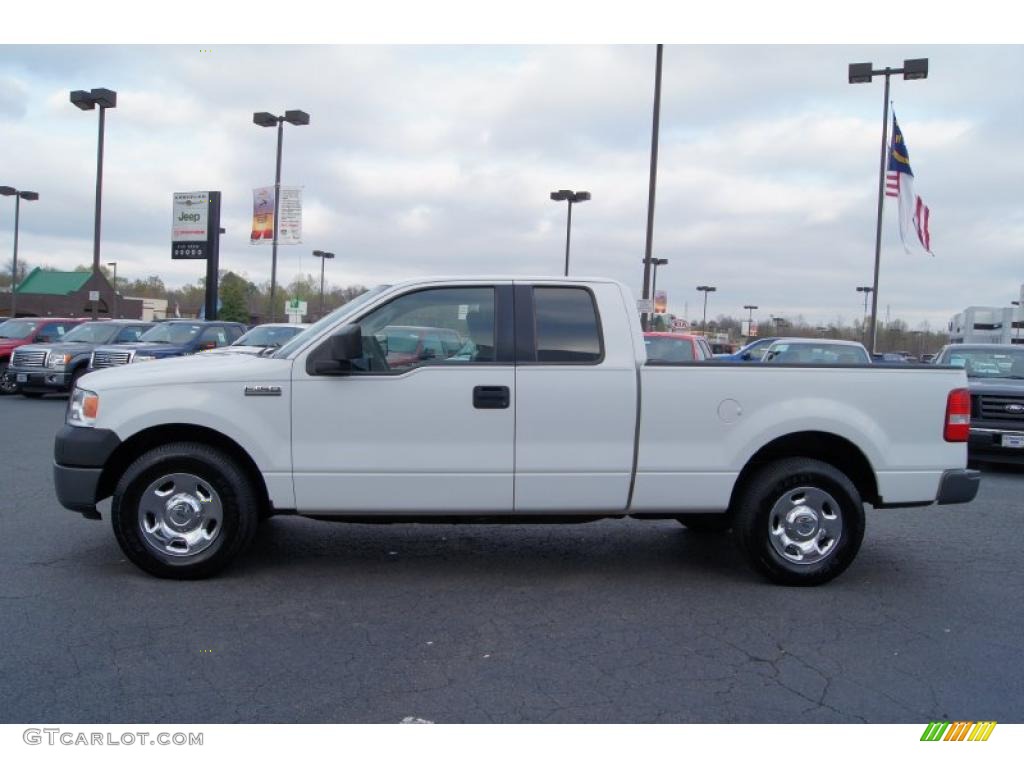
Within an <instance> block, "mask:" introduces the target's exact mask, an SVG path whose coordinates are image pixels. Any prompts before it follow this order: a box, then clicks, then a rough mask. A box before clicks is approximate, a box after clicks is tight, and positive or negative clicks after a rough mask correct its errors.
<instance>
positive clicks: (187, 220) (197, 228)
mask: <svg viewBox="0 0 1024 768" xmlns="http://www.w3.org/2000/svg"><path fill="white" fill-rule="evenodd" d="M209 198H210V194H209V193H208V192H175V193H174V205H173V211H172V219H171V242H172V243H205V242H206V241H207V239H208V236H209V226H208V224H209V214H210V199H209Z"/></svg>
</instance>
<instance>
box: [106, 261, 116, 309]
mask: <svg viewBox="0 0 1024 768" xmlns="http://www.w3.org/2000/svg"><path fill="white" fill-rule="evenodd" d="M107 266H108V267H113V269H114V280H113V285H114V307H113V310H114V311H113V312H111V313H110V316H111V318H114V317H117V262H116V261H108V262H107Z"/></svg>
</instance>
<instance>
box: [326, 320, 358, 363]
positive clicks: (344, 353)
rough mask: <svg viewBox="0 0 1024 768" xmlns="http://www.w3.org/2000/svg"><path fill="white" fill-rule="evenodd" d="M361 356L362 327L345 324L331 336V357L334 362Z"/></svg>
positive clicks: (356, 358) (346, 360)
mask: <svg viewBox="0 0 1024 768" xmlns="http://www.w3.org/2000/svg"><path fill="white" fill-rule="evenodd" d="M362 356H363V329H362V328H360V327H359V326H358V325H346V326H345V327H344V328H342V329H341V330H340V331H338V332H337V333H336V334H334V335H333V336H331V359H332V360H334V361H336V362H339V363H341V362H349V361H351V360H358V359H359V358H360V357H362Z"/></svg>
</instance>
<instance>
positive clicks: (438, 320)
mask: <svg viewBox="0 0 1024 768" xmlns="http://www.w3.org/2000/svg"><path fill="white" fill-rule="evenodd" d="M411 327H412V328H426V329H446V328H447V329H451V330H454V331H456V332H457V334H458V336H457V341H459V342H461V343H459V344H457V343H455V342H453V341H451V340H450V339H449V340H448V341H446V342H444V343H443V344H442V343H441V342H440V341H439V342H438V343H437V344H433V343H432V342H428V340H427V339H428V338H429V337H430V334H429V333H423V334H420V335H419V337H420V338H421V339H422V342H421V343H419V346H417V348H416V351H415V354H410V352H409V350H408V349H404V350H403V351H402V352H401V353H400V352H399V351H398V349H397V347H398V346H399V344H398V342H397V340H396V337H395V335H394V330H393V329H395V328H402V329H408V328H411ZM449 336H451V335H450V334H449ZM389 340H390V342H391V343H390V344H389ZM390 346H394V347H396V348H395V349H391V348H390ZM966 383H967V382H966V378H965V376H964V372H963V371H962V370H956V369H952V368H945V367H940V366H901V367H876V366H873V365H785V364H782V365H771V366H740V365H735V364H731V363H728V362H718V361H706V362H698V363H680V364H656V363H653V362H652V363H648V362H647V361H646V360H645V347H644V342H643V337H642V333H641V328H640V323H639V318H638V316H637V312H636V303H635V301H634V299H633V297H632V295H631V294H630V292H629V290H628V289H627V288H626V287H625V286H624V285H622V284H620V283H617V282H614V281H611V280H604V279H585V278H584V279H571V278H538V279H527V278H493V277H484V278H458V279H421V280H413V281H409V282H404V283H401V284H397V285H391V286H381V287H378V288H375V289H373V290H371V291H369V292H367V293H365V294H363V295H362V296H360V297H359V298H357V299H356V300H354V301H352V302H350V303H349V304H346V305H345V306H343V307H341V308H340V309H338V310H336V311H335V312H334V313H332V314H330V315H328V316H327V317H325V318H323V319H322V320H321V321H319V322H318V323H316V324H314V325H313V326H311V327H310V328H308V329H307V330H306V331H304V332H303V333H301V334H300V335H298V336H297V337H295V338H294V339H292V340H291V341H290V342H288V343H287V344H285V345H284V346H283V347H281V348H280V349H277V350H276V351H273V352H271V353H269V354H261V355H259V356H250V355H224V356H208V355H195V356H192V357H185V358H176V359H172V360H166V361H154V362H147V363H141V364H136V365H127V366H123V367H121V368H117V369H108V370H101V371H97V372H95V373H90V374H88V375H87V376H85V377H83V378H82V379H81V380H80V381H79V382H78V388H77V389H76V390H75V391H74V393H73V395H72V397H71V399H70V401H69V406H68V414H67V423H66V425H65V426H64V427H63V428H62V429H61V431H60V433H59V434H58V435H57V438H56V445H55V469H54V473H55V484H56V490H57V495H58V497H59V499H60V501H61V502H62V504H63V505H64V506H66V507H68V508H69V509H72V510H75V511H78V512H81V513H83V514H84V515H85V516H87V517H93V518H98V517H99V516H100V515H99V512H98V510H97V507H96V505H97V503H98V502H100V501H101V500H104V499H106V498H108V497H112V501H111V506H110V517H111V520H112V524H113V528H114V532H115V534H116V536H117V540H118V542H119V543H120V545H121V547H122V548H123V550H124V552H125V554H126V555H127V556H128V557H129V558H130V559H131V560H132V561H133V562H134V563H135V564H137V565H138V566H140V567H141V568H143V569H145V570H146V571H148V572H150V573H152V574H155V575H157V576H162V577H171V578H201V577H205V576H209V575H211V574H213V573H215V572H217V571H219V570H220V569H221V568H223V567H224V566H226V565H227V564H228V563H229V562H230V561H231V560H232V559H233V558H234V557H236V556H237V555H238V554H240V553H241V552H242V551H243V550H244V549H245V548H246V547H247V546H248V544H249V543H250V542H251V540H252V538H253V535H254V532H255V530H256V526H257V525H258V522H259V521H260V520H261V519H263V518H266V517H268V516H270V515H272V514H297V515H303V516H307V517H314V518H318V519H331V520H339V521H346V520H347V521H361V522H373V521H395V520H404V521H410V522H446V523H450V522H508V521H516V522H522V521H530V522H538V523H541V522H571V521H585V520H590V519H599V518H607V517H623V516H630V517H633V518H640V519H665V518H671V519H676V520H679V521H680V522H681V523H683V524H684V525H686V526H688V527H690V528H693V529H719V530H725V529H729V528H731V529H732V530H733V534H734V536H735V539H736V541H737V544H738V545H739V548H740V550H741V551H742V552H743V554H744V555H745V557H746V559H747V560H748V561H749V562H750V564H751V565H752V566H753V567H754V568H755V569H756V570H758V571H760V572H761V573H763V574H765V575H766V576H767V577H769V578H770V579H772V580H774V581H776V582H778V583H782V584H794V585H811V584H820V583H823V582H826V581H828V580H830V579H832V578H834V577H835V576H837V575H838V574H840V573H841V572H842V571H843V570H845V569H846V568H847V567H848V566H849V565H850V563H851V562H852V561H853V560H854V558H855V556H856V554H857V552H858V550H859V548H860V545H861V540H862V538H863V534H864V524H865V514H864V503H865V502H866V503H869V504H871V505H873V506H874V507H882V508H886V507H910V506H925V505H929V504H933V503H936V502H937V503H939V504H950V503H959V502H966V501H970V500H971V499H973V498H974V496H975V494H976V493H977V489H978V484H979V476H978V473H976V472H973V471H970V470H967V469H966V468H965V467H966V460H967V451H966V440H967V437H968V429H969V419H970V402H969V399H968V397H967V391H966Z"/></svg>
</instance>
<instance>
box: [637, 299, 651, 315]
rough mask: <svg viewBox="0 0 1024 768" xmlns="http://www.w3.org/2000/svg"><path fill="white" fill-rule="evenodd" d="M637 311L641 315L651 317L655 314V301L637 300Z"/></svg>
mask: <svg viewBox="0 0 1024 768" xmlns="http://www.w3.org/2000/svg"><path fill="white" fill-rule="evenodd" d="M636 311H637V312H639V313H640V314H641V315H649V314H651V313H652V312H654V300H653V299H637V300H636Z"/></svg>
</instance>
